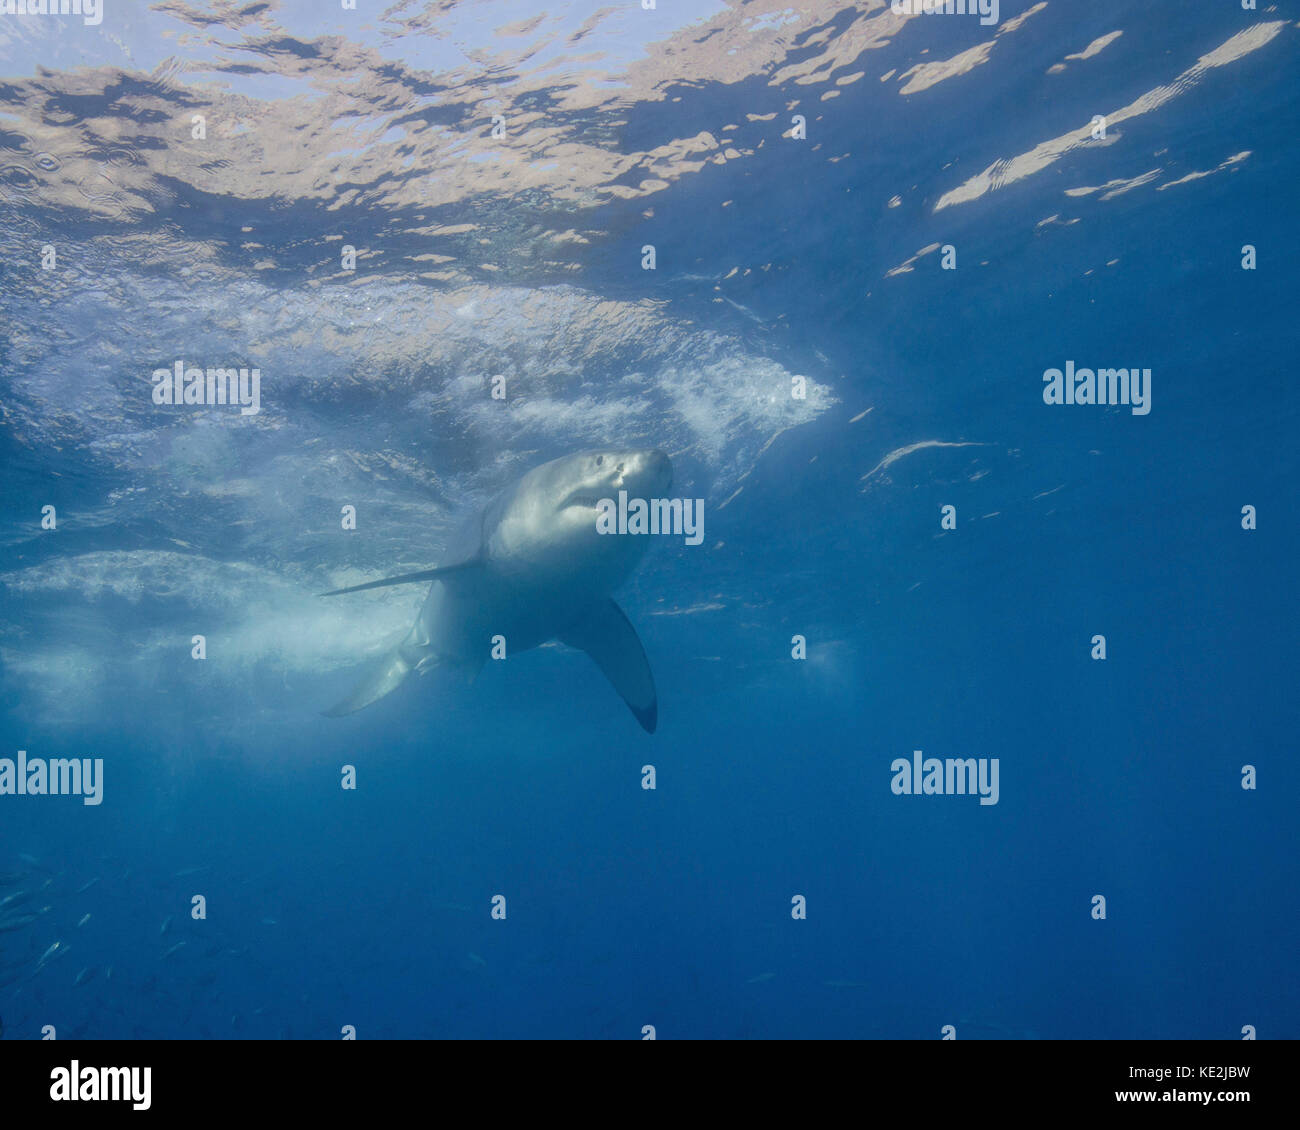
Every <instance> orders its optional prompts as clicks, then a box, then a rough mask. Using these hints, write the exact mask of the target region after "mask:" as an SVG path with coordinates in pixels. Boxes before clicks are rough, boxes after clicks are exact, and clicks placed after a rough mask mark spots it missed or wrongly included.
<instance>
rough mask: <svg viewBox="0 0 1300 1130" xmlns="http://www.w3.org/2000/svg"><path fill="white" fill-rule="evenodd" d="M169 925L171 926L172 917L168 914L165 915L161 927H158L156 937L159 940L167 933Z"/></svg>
mask: <svg viewBox="0 0 1300 1130" xmlns="http://www.w3.org/2000/svg"><path fill="white" fill-rule="evenodd" d="M171 924H172V916H171V915H170V914H169V915H167V917H166V918H164V919H163V921H162V925H161V926H159V927H158V937H160V938H161V937H162V936H163V935H164V934H165V933H167V928H168V927H169V926H171Z"/></svg>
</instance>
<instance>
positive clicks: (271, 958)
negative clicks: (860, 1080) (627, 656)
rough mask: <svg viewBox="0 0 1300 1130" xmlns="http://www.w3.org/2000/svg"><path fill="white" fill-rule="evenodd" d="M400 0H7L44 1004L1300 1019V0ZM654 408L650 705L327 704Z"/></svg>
mask: <svg viewBox="0 0 1300 1130" xmlns="http://www.w3.org/2000/svg"><path fill="white" fill-rule="evenodd" d="M360 7H361V8H362V9H363V10H361V11H357V12H354V11H346V10H339V11H334V10H333V9H332V8H331V7H329V6H326V5H316V4H307V3H305V2H293V3H290V2H284V3H270V4H265V5H255V6H251V7H246V8H244V9H240V10H239V11H238V12H232V11H231V9H230V8H229V6H227V5H224V4H217V3H212V2H203V3H195V4H190V5H187V6H185V7H184V8H183V9H182V8H179V7H166V8H164V7H151V6H149V5H146V4H144V3H140V2H133V0H123V2H121V3H115V2H114V0H103V11H102V21H101V22H99V23H93V22H87V19H86V18H83V17H75V16H71V15H69V16H40V15H26V16H23V15H19V14H16V13H15V14H0V60H2V61H3V77H4V81H3V83H0V194H3V209H4V222H3V225H2V226H0V240H2V242H3V246H2V248H0V295H3V302H2V304H0V319H2V322H0V325H2V327H3V333H2V334H0V347H2V349H3V354H2V355H0V356H2V362H3V364H2V367H0V373H2V378H0V379H2V382H3V383H2V385H0V388H2V390H3V392H2V396H0V406H2V409H3V428H2V429H0V452H2V459H3V482H4V491H3V498H2V500H0V507H2V511H0V583H2V584H3V588H2V589H0V676H2V684H0V696H2V698H0V709H2V710H3V714H2V716H0V759H10V760H15V759H16V758H17V757H18V751H20V750H21V751H24V752H25V755H26V756H27V757H28V758H45V759H53V758H73V757H75V758H90V759H102V762H103V776H102V782H103V791H102V802H101V803H99V804H96V805H86V804H83V803H82V800H81V799H80V798H77V797H73V796H58V797H55V796H18V795H8V794H0V880H2V881H3V882H4V885H3V886H0V1018H2V1020H3V1025H4V1033H3V1034H4V1036H5V1037H6V1038H17V1039H39V1038H41V1036H42V1034H48V1031H47V1028H50V1027H52V1028H53V1029H54V1031H55V1032H56V1033H57V1035H58V1036H59V1037H60V1038H64V1037H77V1036H81V1037H88V1038H100V1037H103V1038H144V1037H162V1038H171V1039H189V1038H217V1039H227V1038H233V1039H242V1038H275V1037H281V1038H292V1039H338V1038H340V1036H341V1035H343V1034H344V1030H345V1029H346V1028H348V1027H349V1026H351V1027H352V1028H354V1029H355V1033H356V1035H357V1037H358V1038H362V1039H365V1038H382V1037H400V1038H415V1037H448V1038H465V1037H538V1038H556V1037H569V1038H573V1037H578V1038H624V1039H640V1038H642V1037H643V1035H644V1034H646V1033H645V1029H646V1027H647V1026H652V1027H653V1029H654V1033H655V1035H656V1036H657V1037H658V1038H674V1037H710V1038H773V1037H794V1038H810V1037H837V1038H838V1037H869V1038H893V1039H897V1038H915V1039H938V1038H940V1037H941V1034H942V1033H943V1031H944V1027H945V1026H948V1025H951V1026H953V1028H954V1029H955V1032H956V1035H957V1038H958V1039H969V1038H974V1039H988V1038H994V1039H998V1038H1003V1039H1032V1038H1041V1039H1058V1038H1090V1039H1093V1038H1096V1039H1100V1038H1122V1037H1136V1038H1162V1037H1172V1038H1240V1036H1241V1035H1242V1033H1243V1029H1245V1028H1247V1027H1250V1028H1253V1029H1254V1031H1255V1032H1256V1033H1257V1034H1258V1036H1259V1037H1260V1038H1277V1037H1290V1038H1295V1037H1296V1036H1297V1035H1300V983H1298V977H1297V969H1296V953H1297V945H1298V943H1300V914H1298V912H1297V879H1298V878H1300V875H1298V873H1297V872H1298V866H1297V834H1296V833H1297V818H1296V796H1297V789H1298V788H1300V770H1298V769H1297V763H1296V756H1295V734H1296V731H1297V697H1296V695H1295V692H1294V688H1293V686H1292V684H1293V682H1294V677H1295V672H1296V669H1297V663H1296V658H1297V657H1296V626H1297V603H1296V602H1297V597H1296V589H1295V566H1294V562H1295V560H1296V554H1297V549H1300V545H1298V544H1297V543H1298V540H1300V538H1298V535H1297V529H1296V524H1295V522H1294V516H1293V510H1294V483H1295V482H1296V478H1297V474H1296V473H1297V454H1296V445H1295V442H1294V436H1295V433H1296V428H1297V423H1298V421H1297V410H1296V405H1297V398H1296V396H1295V393H1294V375H1293V372H1292V368H1293V365H1294V357H1295V355H1296V345H1297V336H1298V335H1297V330H1296V320H1295V317H1294V314H1293V311H1292V309H1291V307H1292V306H1293V304H1294V293H1295V286H1294V284H1295V279H1296V273H1295V261H1296V260H1295V256H1296V253H1297V251H1296V249H1297V243H1298V241H1300V223H1298V222H1297V210H1296V207H1295V190H1294V186H1295V183H1296V180H1297V177H1298V176H1300V167H1298V166H1300V160H1298V159H1297V148H1296V145H1295V141H1294V138H1295V133H1296V126H1297V123H1298V122H1300V98H1298V95H1297V90H1298V89H1300V88H1298V87H1297V84H1296V81H1295V73H1296V72H1295V65H1296V59H1297V55H1296V47H1297V36H1298V35H1300V24H1297V22H1296V21H1297V15H1296V12H1295V11H1294V10H1292V6H1290V5H1287V4H1278V5H1276V6H1269V5H1264V6H1262V7H1261V10H1257V11H1246V10H1242V9H1241V7H1240V5H1233V4H1198V5H1185V4H1174V3H1154V4H1147V5H1137V6H1134V5H1129V4H1124V3H1119V2H1115V0H1099V2H1097V3H1091V4H1087V5H1084V4H1077V3H1073V2H1069V0H1049V2H1047V3H1041V2H1040V3H1034V4H1029V3H1015V2H1011V0H1004V2H1003V3H1002V4H1001V6H1000V10H999V12H998V18H997V20H996V21H994V22H990V23H983V22H981V19H980V17H979V16H978V14H976V15H969V14H967V15H960V14H957V13H952V14H946V13H944V14H929V15H927V14H910V13H908V12H902V13H899V12H894V11H892V10H891V8H890V7H889V6H888V5H884V4H882V3H879V2H877V3H872V4H860V5H838V4H814V3H809V4H804V5H798V6H788V5H787V4H784V3H780V2H773V3H769V2H766V0H754V2H751V3H748V4H741V3H734V4H733V3H728V4H723V3H714V4H711V5H709V6H706V7H692V8H691V9H690V10H689V11H686V10H683V9H682V8H680V7H679V6H677V5H673V4H667V3H663V2H660V3H659V4H658V6H657V7H656V8H655V9H652V10H646V9H644V8H643V7H642V6H641V5H640V4H638V3H629V4H623V5H612V6H611V5H603V4H594V3H593V4H568V5H562V6H558V7H557V6H547V7H543V6H540V5H535V4H533V3H529V2H512V3H497V2H477V3H473V4H457V5H443V4H430V5H420V4H415V3H407V4H398V5H395V6H391V7H390V8H388V9H387V10H385V11H384V12H383V13H382V14H381V13H379V12H378V11H377V10H365V9H366V5H365V4H364V3H363V4H362V5H360ZM1097 116H1100V118H1101V119H1103V120H1102V121H1101V122H1100V123H1099V122H1098V121H1097V120H1096V119H1097ZM349 249H350V250H351V251H352V252H353V254H352V255H351V256H349V253H348V251H349ZM51 253H52V254H51ZM651 256H652V261H653V268H652V269H650V263H651V258H649V257H651ZM178 361H181V362H184V363H186V364H195V365H230V366H245V367H249V366H252V367H257V368H258V369H259V371H260V375H261V384H260V404H259V405H258V408H259V410H258V411H257V412H256V413H249V414H244V413H241V412H240V411H239V409H238V408H235V407H231V406H228V405H227V406H201V405H190V406H184V405H181V406H176V405H158V404H155V403H154V399H153V396H152V391H153V388H154V384H153V381H152V379H151V375H152V374H153V373H154V371H155V370H158V369H160V368H163V369H167V368H170V367H171V366H172V365H173V364H175V363H176V362H178ZM1067 363H1070V364H1071V367H1072V368H1073V367H1077V368H1080V369H1082V368H1084V367H1090V368H1092V369H1094V370H1095V369H1098V368H1112V367H1124V368H1129V369H1131V370H1134V371H1139V370H1147V369H1149V370H1150V373H1151V376H1150V382H1149V386H1148V390H1149V394H1150V396H1149V401H1148V402H1147V405H1146V406H1145V407H1147V408H1148V409H1149V410H1148V411H1145V412H1141V411H1139V412H1134V411H1133V410H1132V407H1133V406H1131V405H1123V404H1121V405H1098V404H1048V403H1045V401H1044V389H1045V381H1044V374H1045V373H1046V372H1047V371H1049V370H1052V369H1061V370H1064V369H1065V368H1066V365H1067ZM495 377H503V378H504V388H505V392H506V395H505V398H504V399H494V398H493V397H492V395H491V388H492V385H493V378H495ZM796 378H802V382H803V383H802V386H800V382H799V381H797V380H796ZM796 389H798V391H800V392H802V393H804V395H803V396H802V397H800V396H797V395H795V394H794V391H795V390H796ZM605 446H656V447H660V448H662V449H664V450H666V451H668V452H669V453H670V454H671V456H672V459H673V464H674V469H675V478H674V486H673V493H674V494H675V495H679V496H681V497H684V498H692V499H693V498H700V499H703V500H704V514H705V537H704V540H703V543H702V544H701V545H698V546H691V545H687V544H685V543H684V541H683V539H681V538H672V537H658V538H654V539H652V540H653V542H654V544H653V545H651V547H650V548H649V550H648V552H647V555H646V558H645V560H644V562H643V563H642V565H641V567H640V568H639V569H638V570H637V572H636V573H635V574H634V575H633V576H632V578H631V579H630V581H629V582H628V583H627V584H626V585H625V586H624V587H623V588H622V589H621V590H620V591H619V593H618V594H617V596H618V600H619V603H620V605H621V606H622V607H623V608H624V610H625V611H626V612H627V615H628V617H629V619H630V620H631V621H632V623H633V624H635V626H636V628H637V630H638V633H639V634H640V637H641V639H642V641H643V643H644V646H645V650H646V652H647V655H648V657H649V660H650V663H651V666H652V668H653V671H654V676H655V680H656V683H657V687H658V696H659V726H658V729H657V731H656V732H655V733H654V734H653V735H651V734H646V733H644V732H643V731H642V729H641V728H640V727H639V726H638V725H637V723H636V720H635V719H634V718H633V717H632V716H631V714H630V713H629V712H628V711H627V710H626V708H625V707H624V706H623V704H622V703H621V702H620V701H619V699H618V697H617V695H616V694H615V692H614V691H613V690H612V689H611V687H610V686H609V685H608V684H607V683H606V681H605V680H604V678H603V676H602V675H601V673H600V672H599V671H598V670H597V669H596V668H595V666H593V665H592V663H591V662H590V660H588V659H587V658H586V657H585V656H583V655H581V654H578V653H577V652H575V651H573V650H570V649H564V648H561V647H557V646H548V647H543V648H538V649H535V650H532V651H527V652H521V653H518V654H512V655H511V656H510V657H509V659H508V660H507V661H506V662H504V663H489V664H488V665H487V667H486V669H485V670H484V671H483V672H482V674H481V675H480V676H479V678H478V679H477V680H476V682H475V683H474V684H473V685H472V686H468V687H467V686H465V685H463V684H462V683H459V682H455V681H451V680H447V679H442V678H440V677H439V676H438V674H437V673H436V672H435V673H434V674H431V675H429V676H427V677H424V678H420V679H413V680H411V681H410V682H409V683H408V684H407V685H406V686H404V687H402V688H401V689H400V690H399V691H397V692H395V693H394V694H393V695H391V696H390V697H388V698H385V699H383V700H382V701H380V702H379V703H376V704H375V705H374V706H372V707H370V708H368V709H366V710H364V711H362V712H360V713H358V714H355V715H352V716H349V717H347V718H342V719H332V718H325V717H322V716H321V713H320V712H321V711H322V710H324V709H325V708H326V707H328V706H330V705H331V704H332V703H334V702H335V701H337V700H338V699H339V698H340V697H341V696H343V695H344V694H346V693H347V691H348V690H349V688H350V687H351V686H352V685H353V684H354V682H355V681H356V679H357V677H358V675H359V673H360V672H361V671H363V670H364V669H365V668H366V666H367V664H373V663H374V662H375V661H376V659H377V657H378V656H379V655H380V654H382V653H383V651H384V650H385V649H387V648H388V647H391V646H392V645H393V643H394V642H395V641H396V640H397V639H399V638H400V637H401V636H402V634H403V633H404V632H405V631H406V629H407V627H409V625H410V623H411V621H412V619H413V617H414V615H415V612H416V610H417V608H418V607H419V604H420V601H421V599H422V597H423V588H422V587H421V586H414V587H402V588H388V589H380V590H377V591H375V592H369V593H365V594H357V595H355V596H348V597H340V598H333V599H331V600H327V601H325V600H321V599H319V598H317V597H316V596H315V594H316V593H318V592H321V591H323V590H325V589H330V588H336V587H342V586H345V585H350V584H358V583H361V582H363V581H366V580H370V579H374V578H379V577H383V576H387V575H392V574H397V573H402V572H409V571H412V570H416V569H421V568H425V567H427V566H429V565H431V564H434V563H436V561H437V560H438V557H439V554H440V552H441V551H442V549H443V547H444V546H445V544H446V539H447V537H448V535H449V531H450V530H451V529H452V528H453V527H454V524H455V523H456V522H457V521H459V520H460V519H461V518H462V517H463V516H464V515H465V514H467V513H472V512H473V511H474V510H475V509H476V508H478V507H481V506H482V505H483V504H484V503H485V502H486V501H487V500H488V499H490V498H491V497H492V496H493V495H494V494H495V493H496V492H497V491H499V490H501V489H502V488H504V487H505V486H507V485H508V484H509V483H510V482H512V481H513V480H515V479H516V478H518V477H519V475H521V474H522V473H523V472H525V471H527V470H528V469H529V468H531V467H533V466H536V465H538V464H540V463H542V462H545V461H546V460H548V459H552V458H556V457H559V456H562V455H565V454H567V453H570V452H573V451H580V450H584V449H587V448H598V447H605ZM345 506H354V507H355V508H356V514H357V528H356V529H354V530H353V529H345V528H344V527H343V523H342V521H341V518H340V515H341V510H342V508H343V507H345ZM46 507H53V511H52V512H49V511H46V510H45V509H44V508H46ZM945 507H951V508H953V509H952V510H951V511H945V509H944V508H945ZM1244 508H1252V509H1250V510H1249V511H1246V510H1244ZM51 513H52V515H53V519H52V528H50V526H51V518H50V514H51ZM945 513H948V514H950V515H951V520H950V522H949V523H948V526H949V527H951V528H945V525H944V523H943V519H944V515H945ZM1247 527H1252V528H1247ZM198 635H201V636H203V637H204V646H205V655H206V657H205V658H204V659H202V660H197V659H195V658H193V657H192V651H193V648H194V642H193V641H194V637H195V636H198ZM1097 636H1104V639H1105V658H1104V659H1100V658H1094V655H1095V654H1096V653H1097V644H1096V640H1095V637H1097ZM795 637H802V639H803V640H804V641H806V653H805V657H803V658H794V657H793V655H792V653H793V652H794V651H795V650H796V641H795ZM914 750H920V751H923V756H924V757H934V758H938V759H947V758H963V759H964V758H976V759H989V760H991V759H997V763H998V767H999V778H998V779H999V790H998V795H997V802H996V803H995V804H981V803H979V798H978V797H975V796H970V795H965V796H953V795H899V794H898V793H897V792H895V790H894V788H893V784H894V782H895V781H896V779H897V770H896V769H895V767H894V766H895V762H896V760H898V759H904V760H905V761H908V762H910V760H911V758H912V754H913V751H914ZM345 766H351V767H353V768H354V770H355V777H356V786H357V787H356V788H355V789H344V788H343V787H341V785H342V780H343V774H344V767H345ZM645 766H653V767H654V770H655V785H656V787H655V788H654V789H653V790H650V789H646V788H643V787H642V784H643V779H644V773H643V769H644V767H645ZM1247 766H1249V767H1252V768H1251V769H1250V770H1246V769H1245V768H1244V767H1247ZM0 774H3V763H2V762H0ZM1243 784H1248V785H1252V786H1253V787H1243ZM195 896H202V899H203V905H204V908H205V912H206V916H205V917H202V918H195V917H194V916H193V914H192V910H193V907H194V902H193V900H194V898H195ZM496 896H503V897H504V899H505V906H506V908H507V910H506V915H505V917H504V919H502V918H499V917H498V918H494V917H493V916H492V909H493V900H494V898H495V897H496ZM1097 896H1101V897H1102V898H1103V899H1104V917H1101V915H1100V911H1099V909H1098V908H1099V905H1100V904H1098V903H1097V902H1096V898H1097ZM800 897H801V898H802V906H803V907H804V909H805V910H806V916H804V917H796V916H795V914H796V901H795V900H797V899H799V898H800ZM6 899H12V901H11V902H8V903H6V902H5V901H4V900H6ZM87 915H88V916H89V917H86V916H87ZM56 943H57V945H56Z"/></svg>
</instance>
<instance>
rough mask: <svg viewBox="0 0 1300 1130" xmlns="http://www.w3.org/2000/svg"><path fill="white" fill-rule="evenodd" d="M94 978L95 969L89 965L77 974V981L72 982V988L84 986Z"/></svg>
mask: <svg viewBox="0 0 1300 1130" xmlns="http://www.w3.org/2000/svg"><path fill="white" fill-rule="evenodd" d="M94 976H95V967H94V966H93V965H87V966H86V968H85V969H83V970H82V971H81V972H80V973H78V974H77V979H76V980H75V981H73V982H72V987H73V988H74V989H75V988H76V987H77V986H78V985H84V984H85V983H86V982H87V981H89V980H90V979H91V978H92V977H94Z"/></svg>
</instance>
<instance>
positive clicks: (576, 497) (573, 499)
mask: <svg viewBox="0 0 1300 1130" xmlns="http://www.w3.org/2000/svg"><path fill="white" fill-rule="evenodd" d="M599 505H600V499H599V498H597V497H596V496H595V495H594V494H576V493H575V494H571V495H569V497H568V498H566V499H565V500H564V505H563V506H562V507H561V509H564V508H565V507H569V506H586V507H588V508H589V509H591V510H595V509H596V507H597V506H599Z"/></svg>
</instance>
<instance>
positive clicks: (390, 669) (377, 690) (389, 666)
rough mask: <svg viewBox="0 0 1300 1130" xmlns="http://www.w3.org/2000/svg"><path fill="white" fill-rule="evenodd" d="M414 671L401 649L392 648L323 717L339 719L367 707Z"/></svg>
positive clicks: (394, 688)
mask: <svg viewBox="0 0 1300 1130" xmlns="http://www.w3.org/2000/svg"><path fill="white" fill-rule="evenodd" d="M414 669H415V668H414V666H413V665H412V664H411V663H409V662H408V661H407V658H406V655H405V654H404V650H403V648H401V647H396V648H394V649H393V650H392V651H390V652H389V653H388V654H387V655H386V656H385V657H384V659H383V661H382V662H381V663H380V664H379V666H378V667H376V668H375V669H374V671H372V672H371V673H370V674H369V675H367V676H366V677H365V678H364V679H362V680H361V683H360V685H358V686H357V688H356V690H354V691H353V692H352V693H351V694H350V695H348V697H347V698H345V699H344V700H343V701H342V702H340V703H339V704H338V705H337V706H332V707H330V708H329V709H328V710H326V711H325V712H324V714H325V717H326V718H339V717H342V716H343V715H344V714H352V713H354V712H355V711H357V710H360V709H361V708H362V707H363V706H369V705H370V704H371V703H372V702H375V701H376V700H377V699H381V698H383V697H384V695H386V694H388V693H390V692H391V691H395V690H396V689H397V688H398V687H400V686H401V685H402V684H403V683H404V682H405V681H406V676H407V675H409V674H410V673H411V672H412V671H413V670H414Z"/></svg>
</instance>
